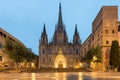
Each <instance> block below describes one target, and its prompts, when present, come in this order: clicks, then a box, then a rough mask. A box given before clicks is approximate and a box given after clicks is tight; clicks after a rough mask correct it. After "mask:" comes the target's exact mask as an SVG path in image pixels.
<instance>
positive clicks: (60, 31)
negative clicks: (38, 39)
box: [53, 3, 68, 44]
mask: <svg viewBox="0 0 120 80" xmlns="http://www.w3.org/2000/svg"><path fill="white" fill-rule="evenodd" d="M53 42H54V43H55V44H65V43H68V37H67V34H66V30H65V26H64V24H63V20H62V10H61V3H60V4H59V15H58V23H57V25H56V27H55V32H54V36H53Z"/></svg>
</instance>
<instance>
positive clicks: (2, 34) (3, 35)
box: [0, 28, 24, 68]
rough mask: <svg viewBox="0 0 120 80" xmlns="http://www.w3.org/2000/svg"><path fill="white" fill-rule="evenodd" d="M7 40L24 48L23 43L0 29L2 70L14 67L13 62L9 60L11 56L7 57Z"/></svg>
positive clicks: (0, 65) (0, 61)
mask: <svg viewBox="0 0 120 80" xmlns="http://www.w3.org/2000/svg"><path fill="white" fill-rule="evenodd" d="M6 39H10V40H11V41H13V42H15V43H19V44H21V45H23V46H24V44H23V43H22V42H21V41H19V40H18V39H16V38H15V37H14V36H12V35H11V34H9V33H8V32H6V31H5V30H3V29H2V28H0V68H4V67H8V66H14V65H13V64H14V63H13V60H12V59H10V58H9V56H8V55H7V53H6V51H5V49H4V45H5V41H6Z"/></svg>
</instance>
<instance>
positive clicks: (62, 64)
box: [54, 54, 67, 68]
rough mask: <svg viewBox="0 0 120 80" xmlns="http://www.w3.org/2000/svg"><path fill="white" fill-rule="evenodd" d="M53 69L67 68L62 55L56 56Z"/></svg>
mask: <svg viewBox="0 0 120 80" xmlns="http://www.w3.org/2000/svg"><path fill="white" fill-rule="evenodd" d="M54 67H55V68H66V67H67V62H66V58H65V57H64V55H62V54H58V55H57V56H56V58H55V62H54Z"/></svg>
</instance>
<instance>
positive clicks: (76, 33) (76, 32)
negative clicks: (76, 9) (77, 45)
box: [74, 24, 79, 35]
mask: <svg viewBox="0 0 120 80" xmlns="http://www.w3.org/2000/svg"><path fill="white" fill-rule="evenodd" d="M74 34H75V35H79V34H78V30H77V24H76V25H75V32H74Z"/></svg>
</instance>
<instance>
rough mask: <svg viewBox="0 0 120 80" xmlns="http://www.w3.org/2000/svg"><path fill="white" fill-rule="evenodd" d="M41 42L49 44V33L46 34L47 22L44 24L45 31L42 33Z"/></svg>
mask: <svg viewBox="0 0 120 80" xmlns="http://www.w3.org/2000/svg"><path fill="white" fill-rule="evenodd" d="M40 43H41V44H47V43H48V38H47V34H46V28H45V24H44V26H43V32H42V35H41V40H40Z"/></svg>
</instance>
